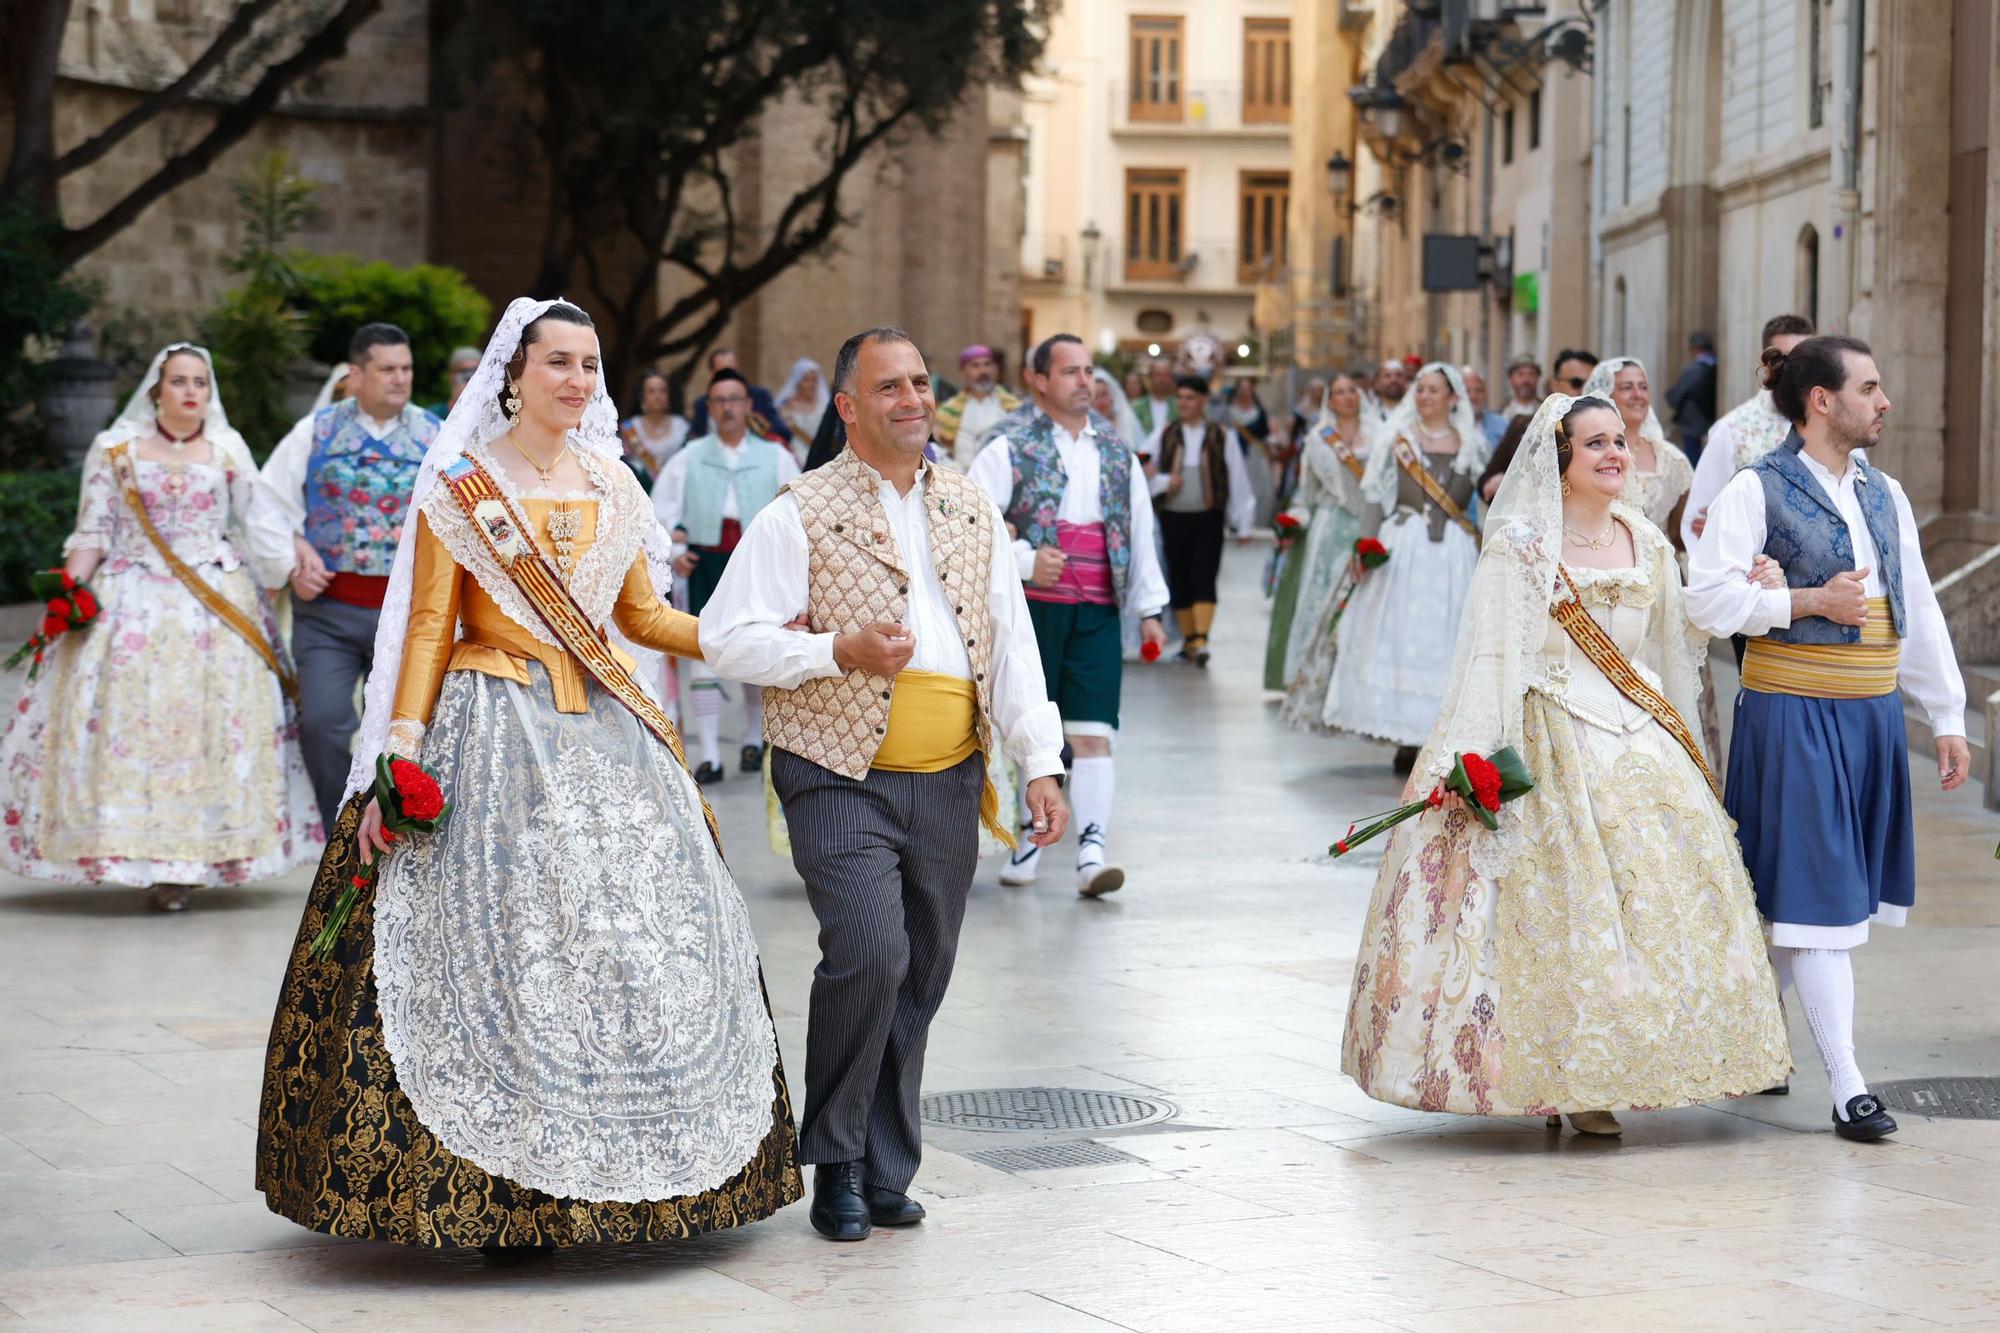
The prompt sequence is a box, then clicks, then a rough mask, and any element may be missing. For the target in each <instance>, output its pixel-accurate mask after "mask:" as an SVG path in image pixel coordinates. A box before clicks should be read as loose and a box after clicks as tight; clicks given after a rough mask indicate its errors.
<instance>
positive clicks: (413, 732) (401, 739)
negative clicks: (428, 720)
mask: <svg viewBox="0 0 2000 1333" xmlns="http://www.w3.org/2000/svg"><path fill="white" fill-rule="evenodd" d="M383 748H384V749H386V750H387V751H388V752H389V753H390V754H393V755H395V756H396V757H397V758H398V759H408V760H411V761H414V760H415V759H416V758H417V756H418V755H419V754H420V753H421V752H422V750H423V748H424V724H423V723H421V722H417V721H413V720H412V719H410V718H398V719H397V720H396V721H394V722H391V723H390V724H389V743H388V744H387V745H386V746H384V747H383Z"/></svg>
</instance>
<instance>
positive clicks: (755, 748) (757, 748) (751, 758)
mask: <svg viewBox="0 0 2000 1333" xmlns="http://www.w3.org/2000/svg"><path fill="white" fill-rule="evenodd" d="M742 767H743V771H744V772H745V773H762V772H763V771H764V747H763V746H761V745H746V746H744V747H743V754H742Z"/></svg>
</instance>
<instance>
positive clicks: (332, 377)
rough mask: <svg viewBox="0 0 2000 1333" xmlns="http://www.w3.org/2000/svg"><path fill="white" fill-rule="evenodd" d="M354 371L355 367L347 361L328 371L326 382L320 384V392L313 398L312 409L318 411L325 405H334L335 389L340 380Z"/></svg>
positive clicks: (338, 385)
mask: <svg viewBox="0 0 2000 1333" xmlns="http://www.w3.org/2000/svg"><path fill="white" fill-rule="evenodd" d="M353 371H354V367H353V366H350V365H348V364H347V363H346V362H345V361H343V362H341V363H340V364H339V365H337V366H335V367H334V368H333V369H332V370H329V371H327V372H326V382H325V383H323V384H321V385H320V386H319V394H318V396H316V397H315V398H314V399H313V406H312V410H313V411H315V412H317V411H319V410H320V409H321V408H323V407H332V406H333V391H334V390H335V389H337V388H339V387H340V382H341V381H342V380H344V379H346V378H347V377H348V376H349V375H350V374H352V373H353Z"/></svg>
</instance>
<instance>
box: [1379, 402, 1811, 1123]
mask: <svg viewBox="0 0 2000 1333" xmlns="http://www.w3.org/2000/svg"><path fill="white" fill-rule="evenodd" d="M1630 471H1631V461H1630V456H1629V454H1628V452H1627V450H1626V445H1625V438H1624V432H1623V427H1622V423H1621V422H1620V421H1619V419H1618V415H1617V413H1616V412H1615V411H1614V410H1613V409H1612V407H1611V405H1610V404H1609V403H1607V402H1605V401H1603V400H1602V399H1591V398H1584V399H1571V398H1567V397H1564V396H1563V395H1560V394H1557V395H1552V396H1551V397H1550V398H1549V399H1548V400H1547V401H1546V402H1544V403H1543V404H1542V407H1541V409H1540V411H1538V412H1537V413H1536V415H1535V419H1534V422H1533V424H1532V425H1531V426H1530V427H1529V430H1528V435H1527V439H1526V440H1525V441H1524V443H1523V444H1522V447H1521V452H1520V453H1519V454H1517V455H1516V456H1515V459H1514V462H1513V464H1512V465H1511V466H1510V467H1509V468H1508V471H1507V478H1506V481H1505V482H1504V483H1502V485H1501V488H1500V493H1499V494H1498V495H1497V496H1496V497H1495V499H1494V504H1493V509H1492V511H1491V513H1490V516H1489V517H1488V519H1487V522H1486V542H1485V546H1484V547H1483V549H1482V550H1481V553H1480V556H1479V565H1478V569H1477V571H1476V573H1475V575H1474V578H1473V586H1472V590H1471V594H1470V596H1468V598H1467V599H1466V612H1465V620H1464V624H1463V625H1462V627H1460V629H1459V633H1458V647H1457V653H1456V658H1455V660H1454V662H1453V666H1452V676H1451V685H1450V691H1449V694H1448V696H1447V698H1446V700H1445V706H1444V711H1443V713H1442V714H1441V715H1440V716H1439V718H1438V723H1437V726H1436V727H1435V728H1433V729H1432V731H1431V734H1430V739H1429V741H1428V742H1427V743H1426V745H1425V746H1424V749H1423V752H1422V754H1421V755H1419V757H1418V760H1417V767H1416V769H1415V771H1414V773H1413V774H1412V775H1411V778H1410V783H1409V786H1408V787H1407V789H1406V792H1405V796H1406V799H1410V800H1415V799H1418V798H1420V797H1421V796H1422V795H1423V794H1425V793H1427V792H1430V791H1431V790H1433V789H1434V787H1435V786H1436V784H1437V783H1439V781H1440V780H1441V779H1442V778H1443V777H1444V776H1445V775H1447V774H1448V773H1449V772H1450V771H1451V769H1452V767H1453V764H1454V762H1455V760H1456V758H1457V756H1458V755H1460V754H1465V753H1474V754H1479V755H1490V754H1492V753H1493V752H1494V751H1496V750H1498V749H1499V748H1501V747H1502V746H1512V747H1514V749H1515V750H1517V751H1518V752H1519V754H1520V755H1521V757H1522V758H1523V760H1525V762H1526V765H1527V768H1528V771H1529V773H1530V774H1531V775H1532V777H1533V778H1534V781H1535V784H1536V785H1535V787H1534V789H1533V790H1532V791H1530V792H1528V793H1527V794H1526V795H1524V796H1522V797H1520V798H1519V799H1517V800H1515V801H1512V802H1510V803H1508V804H1507V805H1505V806H1503V807H1501V809H1500V811H1499V813H1498V815H1497V818H1498V820H1499V826H1498V828H1497V830H1495V831H1491V832H1489V831H1488V830H1486V829H1485V828H1484V827H1482V826H1480V825H1479V824H1477V823H1475V822H1474V820H1473V819H1472V817H1471V816H1470V815H1469V814H1468V813H1467V811H1466V810H1465V809H1464V807H1463V806H1462V805H1461V804H1460V803H1459V802H1458V800H1457V798H1455V797H1452V798H1448V799H1446V800H1445V801H1444V802H1443V804H1441V805H1439V806H1437V807H1436V808H1433V809H1430V810H1427V811H1425V812H1424V813H1423V814H1421V815H1419V816H1418V817H1417V818H1416V819H1414V820H1412V821H1410V822H1408V823H1405V824H1403V825H1402V826H1400V827H1399V828H1398V829H1396V830H1395V832H1394V833H1393V834H1392V835H1391V837H1390V840H1389V844H1388V846H1387V848H1386V849H1385V850H1384V853H1383V859H1382V869H1381V872H1380V874H1379V875H1378V876H1377V878H1376V881H1375V894H1374V899H1373V901H1372V902H1371V903H1370V904H1369V907H1368V914H1367V916H1366V918H1365V920H1364V923H1363V926H1362V935H1361V943H1360V948H1359V951H1358V957H1357V959H1356V966H1355V973H1354V990H1353V995H1352V999H1351V1001H1350V1005H1349V1009H1348V1016H1347V1033H1346V1039H1345V1042H1344V1044H1343V1048H1342V1053H1341V1068H1342V1069H1343V1070H1345V1071H1346V1072H1347V1073H1348V1074H1350V1075H1352V1076H1353V1078H1354V1080H1355V1081H1356V1082H1357V1083H1359V1084H1360V1085H1361V1088H1362V1090H1363V1091H1365V1092H1366V1093H1367V1094H1368V1095H1369V1096H1371V1097H1374V1098H1376V1099H1378V1100H1380V1101H1386V1102H1393V1103H1395V1104H1397V1105H1400V1106H1409V1107H1414V1108H1416V1109H1418V1110H1424V1111H1450V1112H1456V1113H1458V1114H1461V1115H1499V1116H1529V1115H1545V1116H1551V1117H1553V1116H1555V1115H1557V1114H1558V1113H1567V1114H1568V1115H1569V1117H1570V1122H1571V1125H1572V1127H1573V1128H1574V1129H1576V1130H1577V1131H1578V1132H1579V1133H1585V1134H1617V1133H1618V1132H1619V1129H1620V1127H1619V1124H1618V1121H1617V1119H1616V1118H1615V1117H1614V1116H1613V1115H1612V1114H1611V1112H1612V1111H1614V1110H1621V1109H1627V1108H1630V1109H1639V1110H1652V1109H1660V1108H1664V1107H1670V1106H1686V1105H1689V1104H1691V1103H1695V1102H1703V1101H1708V1100H1710V1099H1712V1098H1718V1097H1732V1096H1741V1095H1743V1094H1745V1093H1754V1092H1760V1091H1762V1090H1763V1089H1765V1088H1768V1087H1770V1086H1772V1085H1773V1084H1775V1083H1777V1082H1779V1081H1780V1080H1781V1079H1783V1078H1784V1077H1785V1075H1786V1073H1787V1072H1788V1071H1789V1070H1790V1067H1791V1059H1790V1056H1789V1053H1788V1047H1787V1044H1786V1037H1785V1023H1784V1016H1783V1014H1782V1013H1781V1011H1780V1010H1779V1008H1778V997H1777V990H1776V988H1775V987H1774V986H1773V985H1772V981H1771V971H1770V967H1769V964H1768V963H1767V961H1766V959H1765V953H1764V939H1763V935H1762V933H1761V930H1760V927H1759V923H1758V918H1757V905H1756V901H1755V898H1754V896H1753V895H1752V892H1751V888H1750V880H1749V876H1748V874H1747V873H1746V872H1745V870H1744V868H1743V858H1742V854H1741V853H1740V852H1739V851H1738V849H1737V845H1736V837H1735V829H1734V828H1733V826H1732V825H1731V824H1730V822H1729V819H1728V817H1727V816H1726V815H1725V814H1724V813H1723V810H1722V802H1721V799H1720V797H1719V795H1718V793H1717V790H1716V789H1715V787H1714V785H1713V780H1712V778H1710V776H1709V775H1708V773H1707V770H1706V768H1705V766H1704V765H1703V763H1702V762H1701V761H1700V760H1699V759H1698V758H1696V754H1697V753H1698V749H1697V748H1696V747H1697V745H1698V743H1697V742H1696V741H1695V739H1694V737H1693V735H1692V733H1691V732H1690V730H1689V727H1688V719H1690V718H1691V717H1692V715H1693V711H1694V698H1695V691H1696V688H1697V686H1696V676H1695V663H1696V661H1697V657H1698V654H1699V653H1700V652H1701V651H1702V650H1703V649H1704V648H1705V647H1706V644H1707V637H1706V636H1705V635H1703V634H1701V633H1700V632H1699V631H1697V630H1694V629H1693V628H1692V627H1691V626H1690V624H1689V622H1688V619H1687V616H1686V614H1685V612H1684V611H1683V610H1682V608H1681V581H1680V571H1679V568H1678V566H1677V565H1676V564H1675V562H1674V553H1673V547H1672V546H1671V545H1669V544H1668V542H1667V539H1666V538H1665V537H1664V536H1662V535H1661V533H1660V531H1659V529H1658V528H1656V527H1654V526H1653V525H1652V524H1651V523H1650V522H1648V521H1647V520H1646V517H1645V515H1643V514H1642V513H1640V512H1639V510H1638V509H1637V508H1636V507H1634V506H1632V505H1629V504H1626V503H1624V502H1623V501H1622V500H1620V499H1619V496H1620V494H1621V493H1622V492H1623V490H1624V489H1625V486H1626V485H1627V482H1628V479H1629V474H1630ZM1752 577H1753V578H1759V579H1760V581H1763V582H1765V583H1767V584H1772V583H1775V584H1776V586H1782V578H1783V576H1782V574H1778V573H1777V572H1776V571H1775V570H1774V569H1773V568H1771V567H1769V566H1768V565H1766V566H1763V567H1760V568H1759V569H1757V570H1753V571H1752ZM1572 600H1573V601H1577V602H1580V603H1581V605H1582V607H1583V609H1584V611H1585V612H1586V613H1587V615H1586V617H1584V618H1583V621H1582V624H1577V622H1576V620H1575V618H1574V616H1573V613H1570V612H1569V611H1568V610H1567V609H1566V608H1565V610H1564V614H1565V615H1566V616H1569V617H1570V618H1571V624H1572V625H1573V626H1575V628H1574V630H1572V628H1569V627H1566V626H1565V625H1564V624H1563V623H1562V622H1561V621H1559V620H1558V619H1557V613H1556V608H1557V607H1558V606H1560V605H1562V604H1564V603H1567V602H1570V601H1572ZM1587 625H1594V626H1595V627H1596V630H1597V631H1598V634H1599V635H1601V638H1598V639H1596V640H1595V641H1596V642H1597V643H1598V649H1597V651H1596V652H1594V653H1593V652H1587V651H1586V650H1585V647H1584V641H1585V640H1586V639H1593V638H1594V637H1595V636H1592V635H1590V634H1589V633H1588V632H1587V631H1586V630H1585V629H1584V626H1587ZM1578 635H1581V636H1582V637H1581V638H1579V637H1576V636H1578ZM1606 648H1608V649H1610V652H1609V654H1608V655H1607V654H1606V653H1605V651H1604V649H1606ZM1600 662H1602V663H1604V664H1605V665H1604V666H1603V667H1601V666H1600V665H1599V663H1600ZM1607 668H1608V674H1607ZM1614 678H1615V679H1614ZM1634 679H1637V680H1641V681H1643V682H1644V684H1645V685H1646V686H1650V687H1651V690H1652V691H1653V692H1654V694H1653V697H1652V702H1651V705H1650V706H1649V705H1648V704H1645V703H1642V702H1640V698H1639V697H1638V696H1644V695H1645V693H1646V691H1645V689H1644V688H1638V689H1637V690H1636V694H1627V693H1626V692H1625V690H1626V688H1629V687H1631V682H1632V681H1633V680H1634ZM1616 680H1623V681H1625V682H1626V685H1625V686H1621V685H1619V684H1618V683H1616Z"/></svg>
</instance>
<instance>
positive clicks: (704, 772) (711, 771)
mask: <svg viewBox="0 0 2000 1333" xmlns="http://www.w3.org/2000/svg"><path fill="white" fill-rule="evenodd" d="M722 778H723V773H722V765H721V764H711V763H708V762H707V761H705V760H704V761H703V763H702V766H701V767H700V768H697V769H696V770H695V771H694V780H695V781H696V782H699V783H700V784H701V785H702V786H704V787H706V786H708V785H709V784H710V783H712V782H720V781H722Z"/></svg>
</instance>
